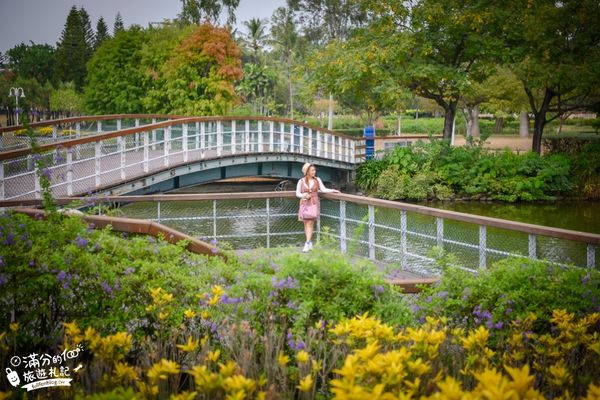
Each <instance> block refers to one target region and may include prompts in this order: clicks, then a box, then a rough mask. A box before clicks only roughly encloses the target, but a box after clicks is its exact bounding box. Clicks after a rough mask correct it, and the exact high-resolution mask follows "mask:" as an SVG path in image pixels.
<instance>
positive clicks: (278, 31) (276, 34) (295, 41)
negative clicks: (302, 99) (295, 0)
mask: <svg viewBox="0 0 600 400" xmlns="http://www.w3.org/2000/svg"><path fill="white" fill-rule="evenodd" d="M296 26H297V21H296V19H295V15H294V12H293V10H291V9H290V8H286V7H279V8H277V9H276V10H275V12H273V16H272V18H271V43H272V44H273V45H274V48H275V51H276V52H277V53H279V54H280V56H281V59H282V61H283V62H284V63H285V65H286V77H287V81H288V95H289V114H290V116H291V118H294V88H293V84H292V64H293V62H294V53H295V51H296V50H297V49H298V47H299V45H300V41H301V38H300V35H299V33H298V31H297V29H296Z"/></svg>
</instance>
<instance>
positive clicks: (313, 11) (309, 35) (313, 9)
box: [287, 0, 368, 45]
mask: <svg viewBox="0 0 600 400" xmlns="http://www.w3.org/2000/svg"><path fill="white" fill-rule="evenodd" d="M287 3H288V7H289V8H290V9H292V10H294V12H296V13H297V14H298V21H299V22H300V24H301V25H302V26H303V30H304V34H305V37H306V39H307V40H309V41H311V42H312V43H315V44H317V45H325V44H327V43H328V42H329V41H331V40H335V39H338V40H345V39H348V38H349V36H350V32H351V31H352V29H354V28H356V27H359V26H363V25H364V24H365V23H366V22H367V20H368V15H367V12H366V10H365V9H364V8H362V7H361V6H360V3H359V2H358V1H356V0H288V1H287Z"/></svg>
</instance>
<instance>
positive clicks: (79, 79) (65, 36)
mask: <svg viewBox="0 0 600 400" xmlns="http://www.w3.org/2000/svg"><path fill="white" fill-rule="evenodd" d="M85 35H86V32H85V29H84V26H83V23H82V20H81V13H80V11H79V10H78V9H77V7H75V6H73V7H71V10H70V11H69V15H68V16H67V22H66V23H65V27H64V29H63V31H62V34H61V37H60V41H59V42H58V43H57V46H56V47H57V50H56V58H55V64H54V75H55V80H56V81H57V82H69V81H73V82H74V83H75V86H76V87H77V89H78V90H81V88H82V87H83V83H84V81H85V75H86V63H87V61H88V59H89V56H90V53H89V51H88V44H87V42H86V37H85Z"/></svg>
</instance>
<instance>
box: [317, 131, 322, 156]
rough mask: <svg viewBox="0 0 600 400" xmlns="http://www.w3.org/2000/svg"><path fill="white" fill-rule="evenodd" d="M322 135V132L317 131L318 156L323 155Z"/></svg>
mask: <svg viewBox="0 0 600 400" xmlns="http://www.w3.org/2000/svg"><path fill="white" fill-rule="evenodd" d="M321 136H322V133H321V132H320V131H317V157H321Z"/></svg>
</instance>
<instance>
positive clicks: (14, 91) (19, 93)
mask: <svg viewBox="0 0 600 400" xmlns="http://www.w3.org/2000/svg"><path fill="white" fill-rule="evenodd" d="M10 96H15V102H16V103H17V125H19V97H25V92H24V91H23V88H22V87H16V88H15V87H11V88H10V91H9V92H8V97H10Z"/></svg>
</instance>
